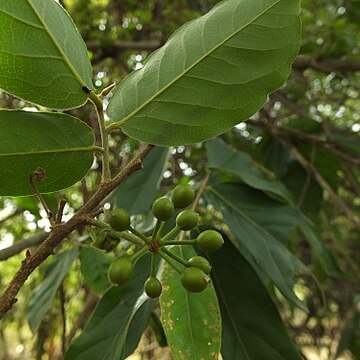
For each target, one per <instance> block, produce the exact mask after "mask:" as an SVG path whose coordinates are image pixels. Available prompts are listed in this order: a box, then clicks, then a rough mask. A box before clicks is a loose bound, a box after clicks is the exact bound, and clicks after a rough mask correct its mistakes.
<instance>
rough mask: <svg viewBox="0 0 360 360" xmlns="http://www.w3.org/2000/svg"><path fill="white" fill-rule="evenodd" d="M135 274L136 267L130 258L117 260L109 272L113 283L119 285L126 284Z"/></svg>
mask: <svg viewBox="0 0 360 360" xmlns="http://www.w3.org/2000/svg"><path fill="white" fill-rule="evenodd" d="M133 273H134V265H133V263H132V261H131V260H130V259H129V258H118V259H115V260H114V261H113V262H112V263H111V265H110V267H109V271H108V276H109V279H110V281H111V282H113V283H114V284H117V285H122V284H125V283H126V282H127V281H128V280H129V279H130V278H131V276H132V274H133Z"/></svg>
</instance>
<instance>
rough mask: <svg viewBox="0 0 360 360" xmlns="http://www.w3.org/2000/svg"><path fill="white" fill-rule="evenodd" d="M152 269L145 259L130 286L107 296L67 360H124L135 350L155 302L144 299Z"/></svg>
mask: <svg viewBox="0 0 360 360" xmlns="http://www.w3.org/2000/svg"><path fill="white" fill-rule="evenodd" d="M149 268H150V257H149V256H145V257H142V258H141V259H140V260H139V261H138V262H137V263H136V266H135V274H134V277H133V278H132V279H131V281H130V282H129V283H128V284H126V285H125V286H113V287H111V288H110V289H109V290H108V291H107V292H106V293H105V295H104V296H103V298H102V299H101V301H100V303H99V305H98V306H97V308H96V310H95V313H94V315H93V316H92V317H91V319H90V320H89V322H88V323H87V325H86V326H85V328H84V330H83V332H82V333H81V335H80V336H79V337H77V338H76V339H75V340H74V341H73V343H72V344H71V345H70V347H69V350H68V352H67V353H66V356H65V359H66V360H88V359H91V360H122V359H125V358H126V357H127V356H128V355H130V354H131V353H132V352H133V351H134V350H135V348H136V346H137V344H138V342H139V340H140V337H141V335H142V333H143V331H144V330H145V328H146V327H147V325H148V321H149V317H150V313H151V310H152V308H153V301H152V300H150V299H149V298H148V297H147V296H146V295H143V287H144V282H145V280H146V278H147V277H148V275H149Z"/></svg>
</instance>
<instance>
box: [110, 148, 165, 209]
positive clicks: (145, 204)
mask: <svg viewBox="0 0 360 360" xmlns="http://www.w3.org/2000/svg"><path fill="white" fill-rule="evenodd" d="M167 154H168V149H167V148H161V147H157V148H155V149H154V150H152V152H151V153H150V155H149V156H148V157H147V158H146V159H145V160H144V163H143V168H142V169H141V170H139V171H137V172H136V173H135V174H133V175H131V176H130V177H128V178H127V179H126V180H125V181H124V182H123V183H122V184H121V185H120V186H119V187H118V189H117V190H116V205H117V206H118V207H121V208H125V209H127V210H128V211H129V213H130V214H140V213H142V212H145V211H148V210H149V209H150V207H151V204H152V203H153V201H154V200H155V198H156V194H157V191H158V188H159V185H160V181H161V179H162V176H163V172H164V167H165V164H166V159H167Z"/></svg>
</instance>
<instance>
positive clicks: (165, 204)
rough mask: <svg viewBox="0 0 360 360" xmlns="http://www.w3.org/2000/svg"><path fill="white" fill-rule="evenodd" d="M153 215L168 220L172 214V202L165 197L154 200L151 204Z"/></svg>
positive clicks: (161, 219)
mask: <svg viewBox="0 0 360 360" xmlns="http://www.w3.org/2000/svg"><path fill="white" fill-rule="evenodd" d="M152 210H153V214H154V216H155V217H156V218H157V219H158V220H160V221H166V220H169V219H170V218H171V217H172V216H173V214H174V211H175V209H174V204H173V203H172V202H171V200H170V199H168V198H166V197H162V198H159V199H157V200H155V201H154V203H153V206H152Z"/></svg>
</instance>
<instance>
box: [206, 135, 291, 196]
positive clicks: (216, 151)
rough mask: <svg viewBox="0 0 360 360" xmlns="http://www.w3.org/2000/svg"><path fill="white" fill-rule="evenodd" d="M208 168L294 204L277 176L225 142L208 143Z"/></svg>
mask: <svg viewBox="0 0 360 360" xmlns="http://www.w3.org/2000/svg"><path fill="white" fill-rule="evenodd" d="M206 151H207V155H208V167H209V168H210V169H217V170H221V171H225V172H227V173H230V174H233V175H235V176H237V177H239V178H240V179H241V180H242V181H243V182H244V183H245V184H247V185H249V186H251V187H252V188H254V189H258V190H261V191H264V192H265V193H268V194H270V195H272V196H273V197H274V196H275V197H276V198H280V199H283V200H286V201H287V202H290V203H291V202H292V199H291V195H290V194H289V192H288V191H287V190H286V188H285V186H284V185H283V184H282V183H281V182H280V181H279V180H277V178H276V177H275V175H274V174H273V173H272V172H270V171H269V170H267V169H266V168H265V167H263V166H262V165H261V164H259V163H257V162H256V161H254V160H253V159H252V158H251V156H250V155H248V154H246V153H243V152H241V151H236V150H234V149H232V148H231V147H229V146H228V145H227V144H226V143H225V142H224V141H223V140H221V139H214V140H211V141H209V142H207V143H206Z"/></svg>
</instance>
